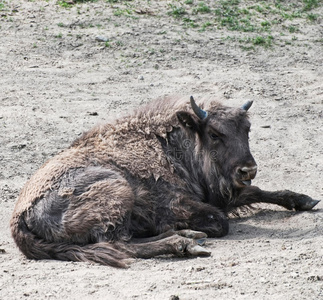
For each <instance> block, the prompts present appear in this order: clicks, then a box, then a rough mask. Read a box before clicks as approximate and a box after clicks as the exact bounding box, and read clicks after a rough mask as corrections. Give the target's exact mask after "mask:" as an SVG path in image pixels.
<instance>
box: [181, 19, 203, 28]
mask: <svg viewBox="0 0 323 300" xmlns="http://www.w3.org/2000/svg"><path fill="white" fill-rule="evenodd" d="M183 21H184V22H185V23H186V25H187V26H188V27H191V28H196V27H199V25H198V24H196V23H195V21H194V20H191V19H190V18H183Z"/></svg>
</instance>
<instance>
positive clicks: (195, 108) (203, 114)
mask: <svg viewBox="0 0 323 300" xmlns="http://www.w3.org/2000/svg"><path fill="white" fill-rule="evenodd" d="M190 101H191V106H192V109H193V111H194V112H195V114H196V115H197V116H198V117H199V118H200V119H201V120H203V119H205V118H206V117H207V112H206V111H205V110H203V109H201V108H200V107H198V106H197V104H196V103H195V100H194V98H193V96H191V98H190Z"/></svg>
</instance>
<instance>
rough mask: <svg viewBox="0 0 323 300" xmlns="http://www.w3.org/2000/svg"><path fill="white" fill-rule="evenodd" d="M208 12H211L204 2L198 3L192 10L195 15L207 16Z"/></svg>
mask: <svg viewBox="0 0 323 300" xmlns="http://www.w3.org/2000/svg"><path fill="white" fill-rule="evenodd" d="M210 12H211V8H210V7H209V6H207V5H206V4H205V3H204V2H199V4H198V5H197V7H195V8H194V9H193V13H195V14H198V13H202V14H207V13H210Z"/></svg>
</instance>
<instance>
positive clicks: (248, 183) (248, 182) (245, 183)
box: [241, 180, 251, 186]
mask: <svg viewBox="0 0 323 300" xmlns="http://www.w3.org/2000/svg"><path fill="white" fill-rule="evenodd" d="M241 182H242V183H243V184H244V185H247V186H249V185H251V180H241Z"/></svg>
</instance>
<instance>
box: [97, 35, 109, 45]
mask: <svg viewBox="0 0 323 300" xmlns="http://www.w3.org/2000/svg"><path fill="white" fill-rule="evenodd" d="M95 40H96V41H98V42H103V43H105V42H108V41H109V39H108V38H107V37H105V36H96V37H95Z"/></svg>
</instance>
